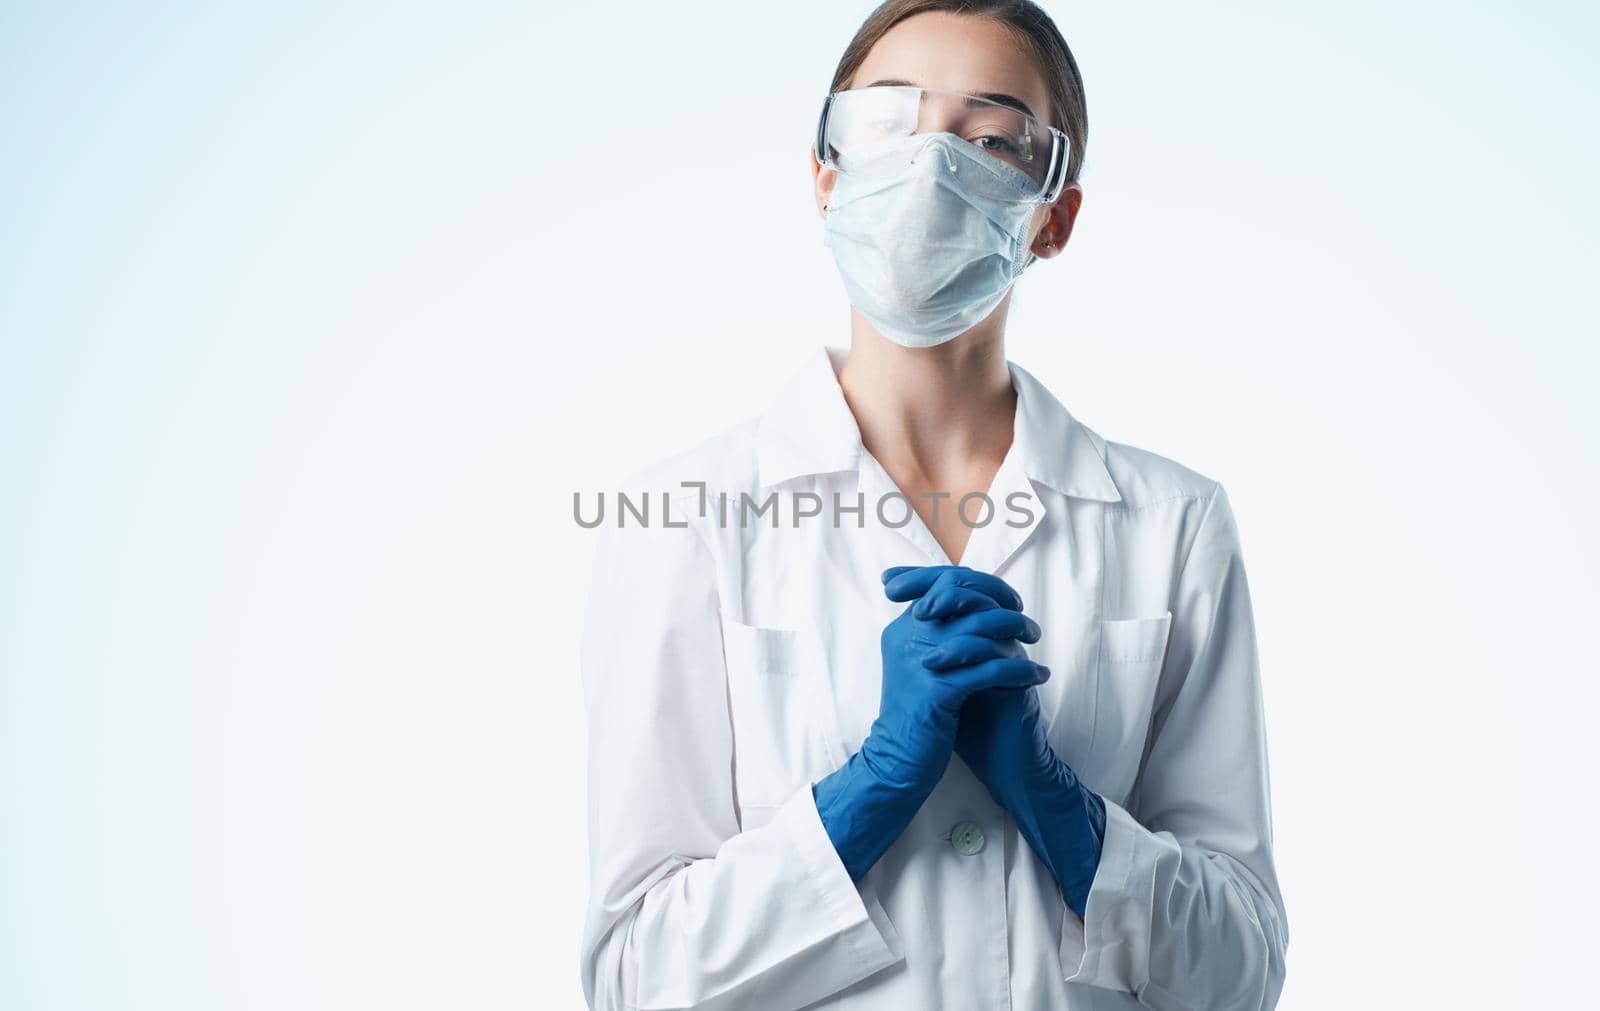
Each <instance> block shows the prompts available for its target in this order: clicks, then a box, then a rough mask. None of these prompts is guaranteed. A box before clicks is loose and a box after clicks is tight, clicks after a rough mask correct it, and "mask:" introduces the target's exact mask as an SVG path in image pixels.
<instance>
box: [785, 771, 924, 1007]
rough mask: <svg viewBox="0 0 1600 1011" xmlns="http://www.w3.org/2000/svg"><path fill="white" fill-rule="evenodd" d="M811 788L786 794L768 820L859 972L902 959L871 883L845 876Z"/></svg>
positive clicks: (866, 972) (902, 950)
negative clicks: (784, 840) (786, 842)
mask: <svg viewBox="0 0 1600 1011" xmlns="http://www.w3.org/2000/svg"><path fill="white" fill-rule="evenodd" d="M811 787H812V784H811V783H810V782H807V783H805V784H804V785H803V786H802V787H801V788H800V789H798V790H796V791H795V792H794V793H793V794H792V795H790V797H789V799H788V800H787V801H785V802H784V804H783V806H782V807H780V808H779V809H778V813H777V814H776V815H774V816H773V819H772V822H771V823H770V824H771V825H774V826H778V831H779V832H782V833H783V834H784V836H785V837H786V838H787V839H788V840H789V841H790V845H791V846H792V847H793V849H794V851H795V854H796V856H797V857H798V858H799V862H800V865H801V867H802V868H803V869H804V871H805V876H806V878H807V879H808V880H810V881H811V882H812V884H813V885H814V886H815V889H816V892H817V894H818V896H819V897H820V899H821V902H822V908H824V909H826V910H827V914H828V916H829V917H830V918H831V919H832V921H833V924H834V929H835V930H836V931H837V932H838V935H839V937H840V939H841V940H842V941H843V942H844V944H845V945H846V946H847V947H848V948H849V949H850V950H851V951H852V952H854V955H855V958H856V961H857V962H858V963H859V964H860V966H861V968H862V970H863V972H862V976H867V975H870V974H872V973H874V972H877V971H878V970H880V969H884V968H887V967H888V966H891V965H894V964H895V963H896V962H899V961H901V960H903V959H904V958H905V948H904V946H903V945H902V944H901V942H900V934H899V932H898V931H896V930H895V928H894V924H893V923H892V922H890V920H889V915H888V914H887V913H886V912H884V909H883V905H882V903H880V902H879V901H878V893H877V891H876V889H874V888H873V887H872V884H871V882H870V881H869V880H868V879H867V878H862V879H861V880H860V881H859V882H857V881H852V880H851V879H850V872H849V871H847V870H845V866H844V861H843V860H840V859H839V852H838V850H836V849H834V848H833V840H832V839H830V838H828V829H827V827H826V826H824V825H823V824H822V815H820V814H819V813H818V812H817V801H816V797H815V796H814V795H813V794H812V792H811Z"/></svg>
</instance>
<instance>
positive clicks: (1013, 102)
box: [866, 77, 1039, 119]
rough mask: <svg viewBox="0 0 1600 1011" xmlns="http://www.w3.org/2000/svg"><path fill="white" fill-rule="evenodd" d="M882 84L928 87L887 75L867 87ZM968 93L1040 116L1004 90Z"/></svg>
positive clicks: (1034, 116)
mask: <svg viewBox="0 0 1600 1011" xmlns="http://www.w3.org/2000/svg"><path fill="white" fill-rule="evenodd" d="M880 85H889V86H905V87H911V88H922V87H926V85H921V84H918V83H916V82H915V81H902V80H900V79H899V78H897V77H886V78H884V79H883V80H881V81H873V82H872V83H871V84H869V85H866V87H869V88H876V87H879V86H880ZM966 94H970V95H974V96H976V97H978V98H984V99H988V100H989V101H991V102H993V103H995V104H996V105H1004V106H1008V107H1010V108H1012V109H1016V110H1017V111H1018V112H1021V113H1023V114H1025V115H1028V116H1033V118H1034V119H1038V118H1039V117H1038V116H1036V115H1034V112H1033V110H1032V109H1030V108H1028V104H1027V103H1026V102H1024V101H1023V100H1022V99H1020V98H1018V97H1016V96H1015V95H1007V94H1006V93H1005V92H1002V91H973V92H966Z"/></svg>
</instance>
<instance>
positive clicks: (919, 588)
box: [883, 565, 956, 600]
mask: <svg viewBox="0 0 1600 1011" xmlns="http://www.w3.org/2000/svg"><path fill="white" fill-rule="evenodd" d="M955 567H956V566H954V565H896V566H894V567H893V568H889V569H884V570H883V592H884V593H885V594H886V595H887V596H888V597H889V599H890V600H911V599H912V598H914V597H920V596H922V595H923V594H924V593H927V592H928V588H929V587H931V586H932V585H933V584H934V581H935V580H937V579H938V578H939V576H940V575H942V574H943V573H944V572H945V571H946V570H949V569H953V568H955Z"/></svg>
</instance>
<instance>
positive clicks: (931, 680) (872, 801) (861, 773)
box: [811, 567, 1050, 880]
mask: <svg viewBox="0 0 1600 1011" xmlns="http://www.w3.org/2000/svg"><path fill="white" fill-rule="evenodd" d="M947 568H951V569H953V568H954V567H947ZM898 571H899V570H897V569H891V570H889V571H888V572H886V573H885V574H884V583H885V586H884V592H885V594H887V595H888V597H889V599H891V600H912V599H913V597H921V596H923V595H924V594H926V593H928V592H930V591H933V590H939V591H943V590H945V589H952V590H960V591H961V592H967V593H972V592H977V591H975V590H972V589H967V588H966V584H976V585H980V586H986V587H987V588H988V589H989V590H990V591H991V592H1003V591H1002V590H1001V589H1000V588H999V587H996V586H994V585H991V584H989V583H987V582H986V581H987V580H994V577H993V576H985V575H984V574H983V573H975V572H973V571H972V570H970V569H968V570H962V571H960V572H956V571H951V572H946V573H942V574H937V575H931V576H929V577H928V578H926V579H918V580H915V581H914V582H913V583H911V584H904V583H899V582H896V580H895V579H894V578H893V575H892V574H895V573H897V572H898ZM994 582H995V583H999V580H994ZM908 585H912V586H915V588H916V589H915V592H914V593H913V592H912V591H911V590H910V589H909V588H908ZM1003 585H1004V584H1000V586H1001V587H1003ZM985 599H989V598H987V597H986V598H985ZM919 609H921V610H926V609H927V604H926V603H925V602H924V600H923V599H918V600H916V601H915V602H914V603H913V604H911V606H909V607H907V608H906V609H905V610H904V611H903V612H901V614H900V615H899V616H898V617H896V618H895V619H894V620H893V621H891V622H889V624H888V625H887V626H886V627H885V628H884V630H883V635H882V637H881V639H880V648H881V651H882V660H883V687H882V689H881V693H880V698H879V704H878V717H877V719H875V720H874V721H873V723H872V728H871V730H870V731H869V732H868V733H867V737H866V740H864V741H863V742H862V744H861V747H860V749H859V750H857V751H856V753H855V754H853V755H851V756H850V759H849V761H847V762H846V763H845V764H844V765H843V766H841V767H840V768H838V769H836V770H835V771H833V772H832V773H829V774H828V775H827V776H825V777H823V778H822V779H821V780H819V781H818V782H816V783H815V784H813V785H812V788H811V792H812V796H813V797H814V798H815V799H816V803H817V813H818V814H820V815H821V816H822V823H823V826H824V827H825V828H826V829H827V830H828V838H829V839H831V840H832V841H833V845H834V848H835V849H836V850H838V852H839V857H840V859H841V860H842V861H843V862H844V865H845V868H846V870H848V871H849V872H850V877H851V879H852V880H856V879H859V878H860V877H861V876H862V875H863V874H865V873H866V872H867V870H868V869H869V868H870V867H871V866H872V865H873V864H874V863H876V862H877V860H878V858H879V857H881V856H882V855H883V853H884V851H885V850H887V849H888V848H889V846H890V844H892V843H893V842H894V840H895V839H897V838H898V837H899V835H900V833H901V832H903V831H904V830H905V827H906V825H907V824H909V823H910V821H911V818H912V816H914V815H915V814H916V813H917V809H918V808H920V807H921V806H922V802H923V801H924V800H926V799H927V797H928V794H930V793H932V792H933V788H934V787H935V786H936V785H937V784H938V782H939V779H940V778H941V777H942V776H943V775H944V771H945V768H946V767H947V766H948V765H949V764H950V756H951V755H952V754H954V749H955V740H956V731H957V729H958V727H959V723H960V717H961V706H962V703H964V702H965V701H966V700H967V698H968V696H970V695H971V694H972V693H973V692H975V691H979V690H982V689H986V688H994V687H998V686H1012V687H1018V688H1021V687H1027V686H1030V685H1036V684H1041V683H1043V681H1044V680H1045V679H1046V678H1048V677H1049V676H1050V672H1049V671H1047V670H1045V669H1044V668H1043V667H1041V666H1039V665H1038V664H1035V663H1034V662H1033V661H1031V660H1029V659H1028V657H1027V654H1026V652H1025V651H1024V650H1023V649H1022V647H1021V645H1020V644H1019V643H1018V642H1017V641H1016V638H1017V636H1019V635H1023V634H1028V633H1029V630H1030V627H1031V632H1032V634H1033V636H1034V638H1035V639H1037V638H1038V626H1037V625H1034V624H1033V621H1032V619H1030V618H1027V617H1025V616H1024V615H1023V614H1022V613H1021V612H1020V611H1013V610H1006V609H1003V608H989V609H987V610H985V611H983V612H981V613H979V612H978V611H976V610H975V611H973V612H972V613H970V614H962V615H956V616H952V617H950V618H948V619H938V620H927V619H925V618H923V617H921V616H919V615H918V614H917V611H918V610H919ZM952 648H957V649H959V651H960V652H959V655H960V656H961V657H962V659H963V662H962V663H961V664H960V665H959V666H957V665H954V664H953V663H951V657H952V653H951V652H950V650H951V649H952ZM940 663H943V664H946V665H947V668H946V669H943V670H936V669H934V666H930V664H933V665H935V666H936V665H938V664H940Z"/></svg>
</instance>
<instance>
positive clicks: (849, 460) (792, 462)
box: [757, 346, 1122, 502]
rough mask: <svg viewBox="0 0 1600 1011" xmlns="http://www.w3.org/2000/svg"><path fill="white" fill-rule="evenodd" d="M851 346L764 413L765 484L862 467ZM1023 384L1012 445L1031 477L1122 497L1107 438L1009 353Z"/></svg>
mask: <svg viewBox="0 0 1600 1011" xmlns="http://www.w3.org/2000/svg"><path fill="white" fill-rule="evenodd" d="M848 354H849V351H848V350H847V349H845V348H840V347H833V346H824V347H822V348H820V349H819V350H818V351H817V352H816V353H815V354H813V355H812V356H810V357H809V358H808V359H807V360H806V362H805V364H804V366H803V367H802V368H801V369H800V370H799V371H797V372H796V373H795V374H794V376H793V377H792V378H791V379H790V380H789V382H788V383H787V384H786V385H785V386H784V387H783V389H782V390H781V391H780V393H779V394H778V397H777V399H776V400H775V401H774V402H773V404H772V405H771V407H769V408H768V410H767V411H766V413H765V414H763V415H762V416H761V421H760V426H759V434H758V437H757V438H758V447H759V448H758V463H759V467H760V472H761V484H762V485H763V486H765V487H770V486H772V485H776V484H780V483H782V482H784V481H788V480H791V479H793V478H796V477H804V476H809V475H812V474H825V473H831V472H835V471H853V470H859V469H860V467H861V465H862V458H863V456H864V455H865V454H866V449H865V447H864V446H863V445H862V443H861V430H860V429H859V428H858V427H857V426H856V420H855V415H853V414H851V413H850V406H849V405H848V404H847V403H845V399H844V392H843V391H842V390H841V389H840V388H839V375H838V370H839V367H840V366H842V365H843V364H844V360H845V358H846V357H847V356H848ZM1006 367H1007V368H1008V369H1009V370H1010V371H1011V385H1012V386H1013V387H1014V388H1015V389H1016V391H1017V416H1016V421H1015V424H1014V427H1013V429H1012V450H1013V451H1014V452H1015V453H1016V454H1017V458H1018V459H1019V460H1020V461H1021V463H1022V467H1023V470H1024V472H1025V473H1026V474H1027V475H1028V477H1029V478H1031V479H1032V480H1035V481H1038V482H1039V483H1041V484H1043V485H1046V486H1048V487H1050V488H1053V489H1055V490H1056V491H1058V492H1060V493H1062V494H1063V495H1070V496H1073V497H1074V498H1085V499H1094V500H1096V501H1100V502H1120V501H1121V500H1122V495H1121V493H1119V492H1118V491H1117V486H1116V483H1115V482H1113V481H1112V480H1111V474H1110V472H1109V471H1107V470H1106V462H1105V440H1104V439H1102V438H1101V437H1100V436H1099V434H1098V433H1096V432H1094V431H1093V430H1091V429H1090V428H1089V427H1088V426H1087V425H1085V424H1083V423H1082V422H1081V421H1079V420H1078V419H1077V418H1074V417H1073V416H1072V414H1071V413H1069V412H1068V411H1067V409H1066V408H1065V407H1064V406H1062V404H1061V402H1060V401H1059V400H1057V399H1056V398H1055V397H1054V396H1053V395H1052V394H1051V393H1050V391H1049V390H1047V389H1045V387H1044V385H1043V384H1042V383H1040V382H1039V381H1038V380H1037V379H1035V378H1034V377H1033V375H1032V374H1031V373H1029V372H1028V371H1027V370H1026V369H1023V368H1022V367H1021V366H1020V365H1017V364H1016V363H1015V362H1011V361H1007V362H1006Z"/></svg>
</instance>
